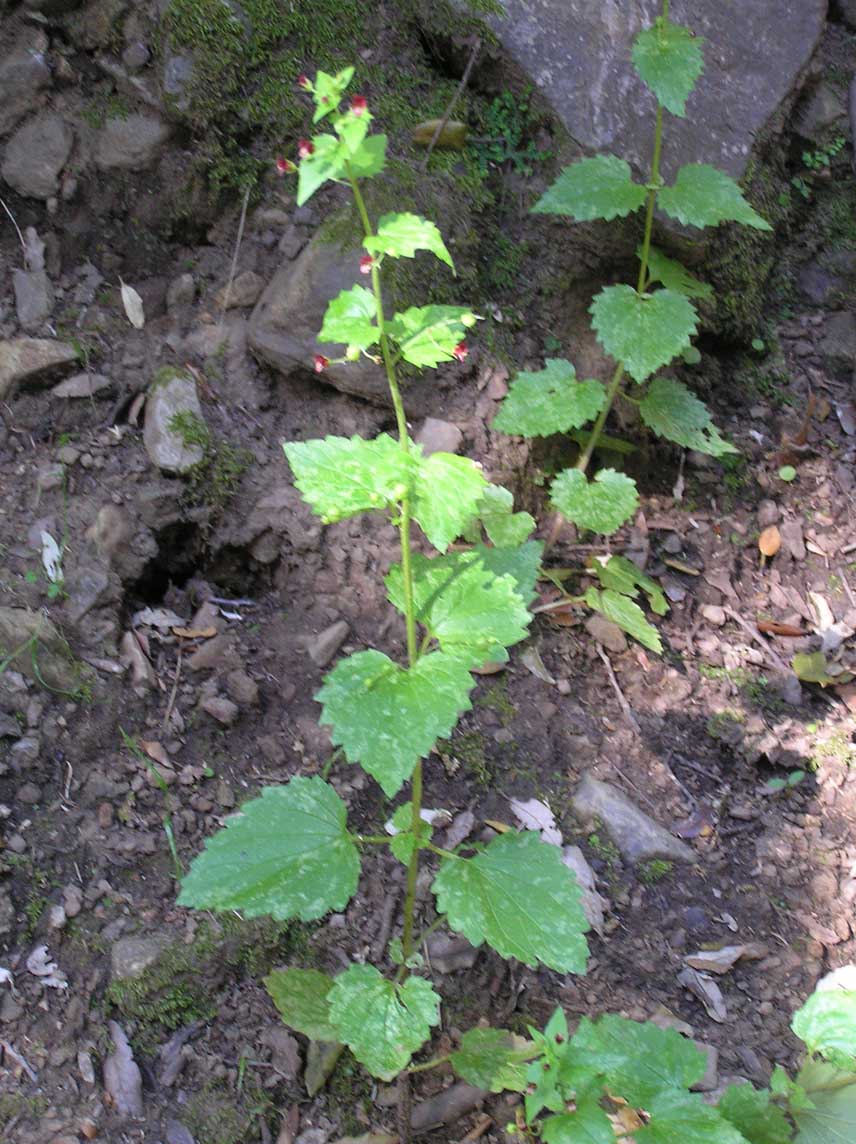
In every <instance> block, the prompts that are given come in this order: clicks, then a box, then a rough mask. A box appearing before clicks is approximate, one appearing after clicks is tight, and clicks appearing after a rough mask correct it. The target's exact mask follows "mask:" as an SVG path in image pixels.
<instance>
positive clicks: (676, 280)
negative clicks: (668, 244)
mask: <svg viewBox="0 0 856 1144" xmlns="http://www.w3.org/2000/svg"><path fill="white" fill-rule="evenodd" d="M636 256H637V257H638V258H641V257H642V247H641V246H639V247H638V248H637V250H636ZM648 276H649V278H650V279H651V281H652V282H660V283H662V285H663V286H665V287H666V289H667V290H674V291H675V292H676V293H677V294H683V295H684V296H685V297H687V298H702V299H704V300H708V299H710V298H712V297H713V287H712V286H710V285H708V283H707V282H702V281H701V280H700V279H699V278H695V277H694V276H693V275H692V274H690V272H689V270H687V268H686V267H685V266H683V265H682V264H681V263H680V262H676V261H675V260H674V258H668V257H667V256H666V255H665V254H663V252H662V250H658V249H657V247H656V246H652V247H651V248H650V249H649V251H648Z"/></svg>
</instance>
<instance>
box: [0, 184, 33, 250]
mask: <svg viewBox="0 0 856 1144" xmlns="http://www.w3.org/2000/svg"><path fill="white" fill-rule="evenodd" d="M0 207H2V208H3V210H4V211H5V212H6V214H7V215H8V216H9V218H10V219H11V220H12V226H13V227H14V228H15V230H16V231H17V232H18V241H19V242H20V243H21V250H22V251H23V252H24V260H25V261H26V258H27V244H26V242H24V236H23V235H22V234H21V228H20V227H19V226H18V222H17V220H16V218H15V216H14V215H13V214H12V212H11V211H10V210H9V208H8V207H7V206H6V203H5V202H4V201H3V199H0Z"/></svg>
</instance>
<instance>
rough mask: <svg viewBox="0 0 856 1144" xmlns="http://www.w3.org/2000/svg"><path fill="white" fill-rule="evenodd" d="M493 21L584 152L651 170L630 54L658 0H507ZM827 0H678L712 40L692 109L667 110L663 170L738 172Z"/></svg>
mask: <svg viewBox="0 0 856 1144" xmlns="http://www.w3.org/2000/svg"><path fill="white" fill-rule="evenodd" d="M503 2H504V7H505V11H506V15H505V16H504V17H499V16H491V17H489V18H488V19H487V22H488V24H489V25H490V27H491V28H492V29H493V30H494V32H495V33H496V35H497V37H498V38H499V41H500V43H501V44H502V46H503V48H504V49H505V51H506V52H507V53H508V55H510V56H511V57H512V59H513V60H514V61H515V62H516V63H517V64H518V66H519V67H521V68H522V69H523V70H524V71H525V72H526V73H527V74H528V75H529V76H530V77H531V79H532V80H533V82H534V83H535V85H536V87H537V88H538V89H539V90H540V92H541V94H542V95H543V96H544V98H545V99H546V100H547V101H548V102H549V103H550V104H551V105H552V106H553V108H554V109H555V111H556V113H557V115H558V117H559V118H560V120H561V121H562V122H563V124H564V125H565V127H566V128H567V131H568V134H569V135H570V136H571V138H572V139H573V140H575V141H576V142H577V143H578V144H579V145H580V147H581V148H582V149H583V150H585V151H610V152H612V153H614V154H616V155H620V156H621V157H622V158H625V159H627V160H628V161H630V162H631V163H632V164H633V165H634V166H635V167H636V168H637V170H639V171H647V170H648V166H649V163H650V149H651V136H652V132H651V129H650V124H651V122H652V116H653V108H654V102H653V97H652V96H651V95H650V94H649V93H648V92H647V89H645V88H644V86H643V85H642V83H641V81H640V80H639V79H638V77H637V76H636V73H635V71H634V70H633V66H632V63H631V59H630V52H631V46H632V43H633V40H634V38H635V36H636V35H637V33H638V32H639V30H640V29H641V28H642V27H644V26H647V25H649V24H650V23H651V22H652V21H653V19H654V17H655V16H656V15H657V13H658V12H659V9H660V0H634V2H633V3H631V4H628V3H627V2H626V0H600V2H598V3H593V2H592V0H503ZM826 12H827V0H750V2H749V3H738V2H736V0H674V3H673V4H672V13H671V17H672V19H673V20H674V21H675V22H676V23H680V24H685V25H687V26H688V27H689V28H690V29H691V30H692V31H693V32H695V33H696V34H698V35H700V36H703V37H704V38H705V41H706V42H705V65H706V66H705V72H704V74H703V76H702V78H701V80H700V81H699V84H698V87H697V89H696V91H695V92H694V93H693V95H692V96H691V97H690V99H689V101H688V104H687V117H686V118H685V119H675V118H673V117H671V116H669V117H668V124H667V126H668V132H667V136H666V147H665V152H664V173H665V174H666V176H669V175H671V174H673V173H674V171H675V170H676V169H677V168H678V167H679V166H681V164H683V163H688V162H706V163H713V164H715V165H716V166H718V167H721V168H723V169H724V170H726V171H728V172H729V173H730V174H732V175H734V176H735V177H739V176H741V175H742V174H743V172H744V171H745V169H746V164H747V162H748V160H749V157H750V153H751V151H752V147H753V145H754V142H755V139H756V137H757V135H758V134H759V132H761V131H763V129H764V128H765V126H766V125H767V124H768V122H769V121H770V119H771V117H772V116H773V115H774V113H775V112H776V111H777V110H778V108H779V106H780V105H781V103H782V101H783V100H784V99H785V98H786V97H787V96H788V95H789V94H790V93H791V92H792V91H793V90H794V88H795V87H796V86H797V85H798V84H799V83H800V81H801V77H802V73H803V70H804V69H805V67H806V64H807V63H808V61H809V59H810V58H811V55H812V53H813V52H814V49H815V47H816V46H817V43H818V40H819V39H820V36H821V33H822V32H823V29H824V25H825V20H826Z"/></svg>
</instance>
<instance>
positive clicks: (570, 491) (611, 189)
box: [493, 0, 770, 651]
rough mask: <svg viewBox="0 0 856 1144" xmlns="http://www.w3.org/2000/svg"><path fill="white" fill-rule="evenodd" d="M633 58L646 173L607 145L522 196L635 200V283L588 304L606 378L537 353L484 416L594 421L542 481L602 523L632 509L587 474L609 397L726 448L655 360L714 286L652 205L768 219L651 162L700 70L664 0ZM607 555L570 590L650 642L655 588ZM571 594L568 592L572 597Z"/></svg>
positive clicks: (680, 432)
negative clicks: (665, 236) (647, 133)
mask: <svg viewBox="0 0 856 1144" xmlns="http://www.w3.org/2000/svg"><path fill="white" fill-rule="evenodd" d="M633 62H634V64H635V66H636V70H637V71H638V73H639V75H640V76H641V78H642V80H643V81H644V82H645V83H646V84H647V86H648V87H649V88H650V89H651V91H652V92H653V94H654V96H655V97H656V100H657V117H656V126H655V132H654V152H653V158H652V163H651V171H650V175H649V177H648V179H647V181H646V182H645V183H637V182H636V181H635V180H634V179H633V175H632V172H631V169H630V166H629V164H628V163H626V162H625V161H624V160H623V159H620V158H617V157H616V156H614V155H597V156H595V157H594V158H589V159H582V160H580V161H579V162H577V163H574V164H572V165H571V166H570V167H566V168H565V170H564V171H563V172H562V173H561V175H560V176H559V178H558V180H557V181H556V182H555V183H554V185H553V186H552V187H551V188H550V189H549V190H548V191H547V192H546V193H545V194H544V195H543V197H542V198H541V199H540V200H539V201H538V203H536V205H535V207H534V208H533V209H534V211H535V212H536V213H541V214H550V215H560V216H562V217H570V218H573V219H575V220H577V221H578V222H589V221H591V220H593V219H603V220H606V221H610V220H612V219H616V218H624V217H626V216H628V215H631V214H633V213H635V212H637V211H640V210H642V209H643V208H644V211H645V225H644V233H643V238H642V242H641V244H640V246H639V247H638V250H637V255H638V258H639V274H638V278H637V282H636V285H635V287H634V286H631V285H626V284H625V285H616V286H607V287H605V288H604V289H603V290H601V291H600V293H598V294H597V295H596V296H595V298H594V300H593V302H592V305H591V311H590V312H591V315H592V324H593V327H594V329H595V332H596V334H597V338H598V341H599V342H600V344H601V346H602V347H603V349H604V350H605V351H606V353H607V354H608V355H609V356H610V357H611V358H613V359H614V361H615V363H616V364H615V369H614V372H613V374H612V377H611V380H610V382H609V384H608V385H607V386H606V387H604V386H603V385H602V384H601V382H599V381H594V380H581V379H579V378H578V377H577V375H576V371H575V369H574V366H573V365H572V364H571V363H570V362H569V361H566V360H564V359H559V358H548V359H547V360H546V362H545V367H544V369H542V370H540V371H537V372H531V373H519V374H518V375H517V378H516V380H515V381H513V383H512V385H511V388H510V390H509V393H508V396H507V397H506V399H505V402H504V403H503V406H502V408H501V410H500V412H499V414H498V415H497V417H496V419H495V420H494V423H493V424H494V427H495V428H496V429H499V430H501V431H502V432H504V433H508V434H511V435H517V436H524V437H547V436H551V435H553V434H555V433H567V432H568V431H579V430H581V429H582V428H583V427H584V426H585V425H587V424H588V423H589V422H591V421H594V425H593V428H592V429H591V431H590V433H589V434H588V437H587V441H586V444H585V446H584V448H583V449H582V452H581V454H580V456H579V459H578V460H577V463H576V465H575V466H574V467H573V468H571V469H566V470H565V471H564V472H562V473H560V474H559V475H558V476H557V477H556V479H555V480H554V481H553V484H552V489H551V500H552V505H553V507H554V508H555V510H556V511H557V513H558V514H559V515H558V517H557V520H556V523H555V524H554V528H553V533H552V536H553V538H555V537H556V536H557V535H558V530H559V528H560V527H561V522H562V519H563V518H564V519H567V520H570V521H572V522H573V523H574V524H576V525H577V526H579V527H580V528H585V529H589V530H590V531H592V532H596V533H605V534H609V533H613V532H615V531H616V530H617V529H618V528H620V527H621V525H623V524H624V523H625V521H627V520H628V519H629V518H630V517H631V516H632V515H633V513H634V512H635V511H636V508H637V505H638V502H639V497H638V493H637V489H636V484H635V482H634V481H633V480H632V479H631V478H630V477H629V476H627V475H626V474H624V473H622V472H618V471H616V470H615V469H613V468H606V469H601V470H600V471H599V472H597V473H596V474H595V477H594V480H593V481H590V480H589V479H588V477H587V475H586V473H587V470H588V468H589V464H590V462H591V460H592V457H593V455H594V452H595V449H596V448H597V445H598V442H599V440H600V437H601V434H602V432H603V429H604V426H605V425H606V420H607V417H608V416H609V412H610V410H611V409H612V406H613V404H614V402H615V401H616V399H617V398H619V397H621V398H622V399H623V400H624V401H627V402H630V403H631V404H632V405H634V406H635V407H636V408H637V409H638V411H639V415H640V417H641V419H642V421H643V422H644V423H645V425H647V426H648V428H649V429H651V430H652V432H653V433H654V434H655V435H656V436H658V437H664V438H666V439H667V440H669V441H673V442H675V443H676V444H678V445H680V446H682V447H683V448H687V449H695V450H698V451H699V452H703V453H708V454H710V455H712V456H714V457H721V456H723V455H725V454H728V453H733V452H735V451H736V450H735V449H734V446H733V445H731V444H730V443H729V442H727V441H725V440H724V439H723V438H722V437H721V436H720V434H719V432H718V431H717V429H716V427H715V426H714V424H713V422H712V420H711V415H710V413H709V411H708V409H707V408H706V406H705V405H704V404H703V403H702V402H701V401H699V399H698V398H697V397H696V396H695V395H694V394H692V393H691V392H690V391H689V390H688V389H687V388H686V387H685V386H684V385H683V384H682V383H681V382H679V381H677V380H676V379H675V378H674V377H669V376H664V375H662V374H661V373H660V372H659V371H660V370H661V369H662V368H663V367H664V366H667V365H668V364H669V363H670V362H671V361H672V360H673V359H675V358H676V357H679V356H680V355H681V354H682V353H683V352H684V351H685V350H686V349H687V348H688V347H689V346H690V342H691V338H692V337H693V336H694V334H695V333H696V328H697V325H698V314H697V311H696V308H695V305H694V301H695V300H705V299H709V298H711V297H712V296H713V291H712V289H711V287H710V286H709V285H707V284H705V283H704V282H700V281H699V280H698V279H697V278H695V277H693V275H691V274H690V273H689V272H688V271H687V270H686V268H685V267H683V266H682V265H681V264H680V263H679V262H675V261H674V260H673V259H671V258H668V257H667V256H666V255H665V254H664V253H663V252H662V251H660V250H658V249H657V248H656V247H655V246H654V245H652V241H651V240H652V234H653V224H654V213H655V209H657V208H659V209H660V210H661V211H663V212H664V213H665V214H667V215H669V216H670V217H671V218H673V219H675V220H677V222H679V223H681V224H683V225H685V226H691V227H696V228H698V229H702V228H705V227H712V226H718V225H719V224H720V223H723V222H728V221H735V222H740V223H742V224H743V225H745V226H748V227H753V228H755V229H757V230H769V229H770V226H769V224H768V223H767V222H766V221H765V220H764V219H763V218H761V216H760V215H759V214H757V213H756V211H755V210H753V208H752V207H751V206H750V205H749V203H748V202H747V201H746V199H745V198H744V197H743V194H742V192H741V190H740V188H739V186H738V185H737V183H735V182H734V180H733V179H731V178H729V176H727V175H726V174H724V173H723V172H721V171H719V170H717V169H716V168H715V167H712V166H709V165H707V164H704V163H690V164H687V165H686V166H684V167H682V168H681V169H680V170H679V171H678V174H677V176H676V179H675V181H674V183H673V184H672V185H671V186H667V185H666V184H665V183H664V180H663V178H662V176H661V174H660V160H661V156H662V148H663V122H664V114H665V112H667V111H668V112H669V113H670V114H672V115H677V116H683V115H684V114H685V103H686V99H687V97H688V96H689V94H690V93H691V91H692V90H693V88H694V87H695V84H696V81H697V79H698V77H699V75H700V74H701V72H702V68H703V60H702V52H701V47H700V43H699V40H698V38H696V37H694V36H693V35H692V34H691V33H690V32H689V31H688V30H687V29H686V28H683V27H681V26H679V25H677V24H674V23H672V22H671V21H670V20H669V0H663V5H662V11H661V15H660V16H658V17H657V19H656V20H655V21H654V24H653V26H652V27H650V28H647V29H645V30H644V31H642V32H641V33H640V34H639V36H638V37H637V39H636V42H635V45H634V48H633ZM628 375H629V377H630V378H631V379H632V381H633V382H634V383H635V384H636V385H637V386H642V385H644V386H645V387H646V388H645V390H644V391H643V395H642V396H641V397H636V396H633V395H632V394H631V393H629V392H627V390H626V389H625V388H623V383H624V380H625V377H626V376H628ZM615 561H616V558H615V557H613V559H612V560H608V561H604V562H601V563H598V564H597V565H596V566H595V568H594V571H595V573H596V575H597V578H598V579H599V581H600V584H599V586H598V587H590V588H588V589H587V591H586V592H585V593H584V594H583V595H582V596H580V597H578V598H576V600H575V602H578V603H581V604H586V605H588V606H589V607H590V608H593V609H594V610H595V611H599V612H602V613H603V614H604V615H605V616H607V617H608V618H609V619H611V620H613V621H614V622H615V623H617V624H618V625H619V626H620V627H622V628H623V629H624V630H625V631H627V632H628V633H629V634H630V635H632V636H634V637H635V638H636V639H638V640H639V641H640V642H641V643H643V644H645V646H647V647H650V648H652V649H653V650H656V651H659V650H661V645H660V638H659V635H658V633H657V631H656V629H655V628H654V627H653V626H652V625H651V624H650V623H648V621H647V620H646V619H645V615H644V613H643V611H642V609H641V608H640V607H639V605H638V604H637V603H635V600H634V597H637V596H638V594H639V590H640V588H642V589H643V591H644V592H645V593H646V594H648V595H649V597H650V599H651V603H652V606H653V609H654V611H655V612H657V613H658V614H660V615H662V614H664V612H665V610H666V605H665V600H664V599H663V598H662V593H660V594H659V595H656V594H654V593H652V592H651V589H650V585H648V584H645V583H643V582H642V581H643V579H644V578H643V577H642V576H641V573H638V572H636V571H634V570H633V566H632V565H631V566H629V567H628V562H626V561H625V562H624V563H623V564H622V565H621V566H620V568H619V566H618V565H617V564H616V563H615ZM572 599H573V598H572Z"/></svg>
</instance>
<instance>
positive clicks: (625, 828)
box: [571, 774, 695, 862]
mask: <svg viewBox="0 0 856 1144" xmlns="http://www.w3.org/2000/svg"><path fill="white" fill-rule="evenodd" d="M571 802H572V804H573V808H574V811H575V813H576V815H577V817H578V818H579V819H580V820H582V821H583V822H586V823H588V822H591V821H593V820H594V819H595V818H599V819H600V820H601V821H602V822H603V824H604V826H605V828H606V829H607V831H608V832H609V834H610V836H611V837H612V839H613V841H614V842H615V844H616V845H617V846H618V849H619V850H620V851H621V853H622V855H623V856H624V857H625V858H627V859H628V860H629V861H631V862H641V861H643V860H644V859H646V858H671V859H674V860H675V861H678V862H694V861H695V854H694V852H693V851H692V850H691V849H690V847H689V846H687V845H685V843H683V842H681V841H680V839H678V838H675V837H674V835H672V834H670V833H669V832H668V831H667V830H665V829H664V828H663V827H662V826H659V825H658V824H657V823H656V822H654V820H653V819H652V818H649V817H648V815H647V814H645V812H644V811H642V810H640V809H639V807H638V806H636V804H635V803H634V802H632V801H631V800H630V799H629V798H628V797H627V795H626V794H624V792H623V791H620V790H618V789H617V788H616V787H613V786H610V785H609V783H604V782H600V781H599V780H598V779H595V778H592V776H591V775H588V774H587V775H585V776H584V777H583V779H582V781H581V782H580V783H579V785H578V786H577V788H576V790H575V791H574V793H573V795H572V796H571Z"/></svg>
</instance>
